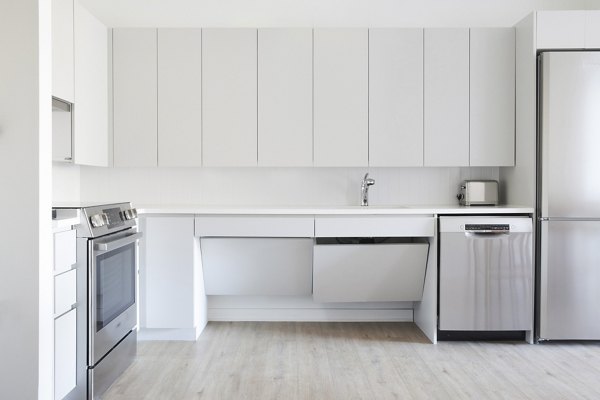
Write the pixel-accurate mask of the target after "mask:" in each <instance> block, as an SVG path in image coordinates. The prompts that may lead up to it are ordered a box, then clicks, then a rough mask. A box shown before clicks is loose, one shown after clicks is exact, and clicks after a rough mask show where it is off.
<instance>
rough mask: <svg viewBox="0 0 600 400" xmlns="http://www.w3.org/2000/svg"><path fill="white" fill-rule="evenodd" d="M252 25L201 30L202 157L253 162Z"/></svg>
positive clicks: (209, 161) (214, 162)
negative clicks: (249, 26) (247, 27)
mask: <svg viewBox="0 0 600 400" xmlns="http://www.w3.org/2000/svg"><path fill="white" fill-rule="evenodd" d="M256 36H257V32H256V29H246V28H234V29H231V28H229V29H220V28H216V29H203V31H202V117H203V121H202V123H203V131H202V145H203V149H202V161H203V165H205V166H239V167H242V166H254V165H256V164H257V151H258V150H257V127H256V123H257V122H256V121H257V109H256V108H257V98H256V97H257V76H256V73H257V65H256V63H257V49H256Z"/></svg>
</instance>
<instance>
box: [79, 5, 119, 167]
mask: <svg viewBox="0 0 600 400" xmlns="http://www.w3.org/2000/svg"><path fill="white" fill-rule="evenodd" d="M107 39H108V30H107V28H106V26H104V24H102V22H100V21H99V20H98V19H97V18H96V17H94V16H93V15H92V14H90V12H89V11H88V10H87V9H85V8H84V7H83V6H82V5H81V4H79V1H76V2H75V112H74V119H75V123H74V135H73V137H74V142H73V148H74V154H73V156H74V162H75V164H85V165H96V166H104V167H106V166H108V140H109V139H108V59H107V57H108V43H107ZM111 84H112V82H111Z"/></svg>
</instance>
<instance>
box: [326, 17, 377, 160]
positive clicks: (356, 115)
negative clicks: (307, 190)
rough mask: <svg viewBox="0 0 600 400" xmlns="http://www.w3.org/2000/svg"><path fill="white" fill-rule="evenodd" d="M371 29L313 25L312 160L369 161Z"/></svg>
mask: <svg viewBox="0 0 600 400" xmlns="http://www.w3.org/2000/svg"><path fill="white" fill-rule="evenodd" d="M368 53H369V40H368V30H367V29H362V28H343V29H340V28H327V29H315V30H314V165H315V166H322V167H343V166H355V167H357V166H367V165H368V145H369V137H368V129H369V126H368V96H369V95H368V89H369V88H368Z"/></svg>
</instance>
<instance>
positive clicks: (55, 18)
mask: <svg viewBox="0 0 600 400" xmlns="http://www.w3.org/2000/svg"><path fill="white" fill-rule="evenodd" d="M73 69H74V66H73V0H52V96H54V97H58V98H59V99H62V100H65V101H68V102H69V103H73V102H74V99H75V90H74V77H73V76H74V73H73Z"/></svg>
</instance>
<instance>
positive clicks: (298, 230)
mask: <svg viewBox="0 0 600 400" xmlns="http://www.w3.org/2000/svg"><path fill="white" fill-rule="evenodd" d="M194 231H195V235H196V236H201V237H202V236H213V237H313V235H314V219H313V217H306V216H285V217H282V216H270V215H265V216H228V215H222V216H201V217H196V220H195V228H194Z"/></svg>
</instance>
